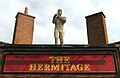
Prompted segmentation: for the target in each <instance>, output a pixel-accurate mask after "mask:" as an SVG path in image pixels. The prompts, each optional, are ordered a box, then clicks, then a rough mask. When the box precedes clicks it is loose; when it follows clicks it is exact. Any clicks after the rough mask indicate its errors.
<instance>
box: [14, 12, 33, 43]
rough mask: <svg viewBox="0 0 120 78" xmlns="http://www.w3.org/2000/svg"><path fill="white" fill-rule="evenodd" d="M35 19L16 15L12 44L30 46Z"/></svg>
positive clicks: (25, 15) (24, 15)
mask: <svg viewBox="0 0 120 78" xmlns="http://www.w3.org/2000/svg"><path fill="white" fill-rule="evenodd" d="M34 19H35V17H33V16H30V15H27V14H23V13H18V14H17V16H16V23H15V29H14V36H13V44H32V40H33V30H34Z"/></svg>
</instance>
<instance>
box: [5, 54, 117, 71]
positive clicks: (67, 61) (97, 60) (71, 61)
mask: <svg viewBox="0 0 120 78" xmlns="http://www.w3.org/2000/svg"><path fill="white" fill-rule="evenodd" d="M3 71H4V72H21V73H32V72H33V73H36V72H37V73H104V72H108V73H114V72H116V70H115V63H114V57H113V55H6V58H5V64H4V70H3Z"/></svg>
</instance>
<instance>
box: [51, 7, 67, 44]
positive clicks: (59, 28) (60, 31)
mask: <svg viewBox="0 0 120 78" xmlns="http://www.w3.org/2000/svg"><path fill="white" fill-rule="evenodd" d="M61 15H62V10H61V9H58V11H57V14H55V15H54V16H53V20H52V22H53V24H55V29H54V38H55V45H58V39H59V40H60V45H61V46H63V43H64V28H63V26H64V23H65V22H66V17H63V16H61Z"/></svg>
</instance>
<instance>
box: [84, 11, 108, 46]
mask: <svg viewBox="0 0 120 78" xmlns="http://www.w3.org/2000/svg"><path fill="white" fill-rule="evenodd" d="M85 18H86V23H87V34H88V44H95V45H104V44H108V36H107V29H106V22H105V18H106V17H105V15H104V14H103V12H99V13H96V14H93V15H89V16H86V17H85Z"/></svg>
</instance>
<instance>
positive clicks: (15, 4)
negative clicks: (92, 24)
mask: <svg viewBox="0 0 120 78" xmlns="http://www.w3.org/2000/svg"><path fill="white" fill-rule="evenodd" d="M25 7H28V8H29V14H30V15H32V16H35V17H36V18H35V24H34V37H33V44H54V35H53V34H54V25H53V24H52V17H53V15H54V14H55V13H56V12H57V9H59V8H61V9H62V10H63V16H66V17H67V22H66V24H65V25H64V30H65V40H64V42H65V44H88V41H87V30H86V19H85V16H88V15H91V14H94V13H97V12H101V11H102V12H103V13H104V14H105V16H106V25H107V33H108V38H109V43H113V42H117V41H120V0H0V41H3V42H7V43H12V39H13V32H14V26H15V16H16V14H17V13H18V12H22V13H23V12H24V8H25Z"/></svg>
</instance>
